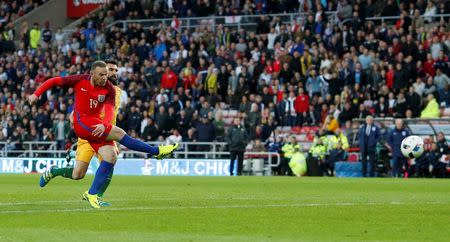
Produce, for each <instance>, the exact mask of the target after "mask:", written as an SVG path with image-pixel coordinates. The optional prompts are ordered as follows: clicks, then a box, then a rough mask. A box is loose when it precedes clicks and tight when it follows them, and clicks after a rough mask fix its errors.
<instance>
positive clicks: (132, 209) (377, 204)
mask: <svg viewBox="0 0 450 242" xmlns="http://www.w3.org/2000/svg"><path fill="white" fill-rule="evenodd" d="M418 204H421V205H431V204H450V203H443V202H424V203H404V202H395V201H394V202H387V203H376V202H369V203H350V202H345V203H299V204H261V205H258V204H251V205H212V206H163V207H125V208H124V207H122V208H114V207H112V208H105V209H90V208H68V209H40V210H36V209H33V210H3V211H0V214H30V213H66V212H97V211H100V212H101V211H134V210H172V209H229V208H285V207H334V206H339V207H342V206H380V205H418Z"/></svg>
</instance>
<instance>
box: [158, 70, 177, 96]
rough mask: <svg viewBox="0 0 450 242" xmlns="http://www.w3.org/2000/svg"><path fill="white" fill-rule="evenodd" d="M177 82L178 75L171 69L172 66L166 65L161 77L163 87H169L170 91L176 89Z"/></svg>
mask: <svg viewBox="0 0 450 242" xmlns="http://www.w3.org/2000/svg"><path fill="white" fill-rule="evenodd" d="M177 83H178V77H177V75H176V74H175V73H174V72H173V71H172V70H171V69H170V67H166V69H165V71H164V74H163V75H162V79H161V88H164V89H168V90H169V91H171V90H173V91H175V88H176V87H177Z"/></svg>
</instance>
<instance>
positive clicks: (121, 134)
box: [108, 126, 178, 159]
mask: <svg viewBox="0 0 450 242" xmlns="http://www.w3.org/2000/svg"><path fill="white" fill-rule="evenodd" d="M108 140H115V141H117V142H119V143H120V144H121V145H123V146H125V147H127V148H128V149H131V150H135V151H140V152H145V153H148V154H151V155H153V156H155V157H156V159H164V158H165V157H167V156H170V155H172V154H173V152H174V151H175V150H176V149H177V148H178V144H173V145H160V146H159V147H156V146H151V145H149V144H147V143H145V142H142V141H140V140H138V139H135V138H133V137H131V136H129V135H128V134H126V133H125V131H123V129H121V128H119V127H117V126H113V127H112V129H111V131H110V133H109V135H108Z"/></svg>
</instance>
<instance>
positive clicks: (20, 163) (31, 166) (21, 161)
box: [0, 158, 230, 176]
mask: <svg viewBox="0 0 450 242" xmlns="http://www.w3.org/2000/svg"><path fill="white" fill-rule="evenodd" d="M53 165H54V166H57V167H65V166H67V162H66V159H64V158H0V174H2V173H3V174H4V173H16V174H20V173H22V174H23V173H43V172H44V171H46V170H47V169H48V168H49V167H50V166H53ZM229 167H230V161H229V160H222V159H167V160H155V159H118V160H117V164H116V166H115V168H114V174H115V175H145V176H229V175H230V171H229ZM97 168H98V161H97V160H93V161H92V162H91V164H90V166H89V169H88V171H87V174H93V173H94V172H95V171H96V170H97Z"/></svg>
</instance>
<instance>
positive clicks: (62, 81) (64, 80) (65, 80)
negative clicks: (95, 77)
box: [28, 75, 89, 104]
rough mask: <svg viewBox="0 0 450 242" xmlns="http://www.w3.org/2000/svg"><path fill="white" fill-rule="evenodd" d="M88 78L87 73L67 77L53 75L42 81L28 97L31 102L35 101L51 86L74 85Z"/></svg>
mask: <svg viewBox="0 0 450 242" xmlns="http://www.w3.org/2000/svg"><path fill="white" fill-rule="evenodd" d="M87 78H89V75H74V76H67V77H60V76H59V77H53V78H50V79H48V80H47V81H45V82H44V83H42V85H40V86H39V87H38V89H37V90H36V91H35V92H34V93H33V94H32V95H30V96H29V97H28V100H29V102H30V103H31V104H33V103H34V102H36V101H37V100H38V99H39V97H40V96H41V95H42V93H44V92H46V91H47V90H49V89H51V88H53V87H54V86H75V85H76V84H77V83H78V82H79V81H81V80H83V79H87Z"/></svg>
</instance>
